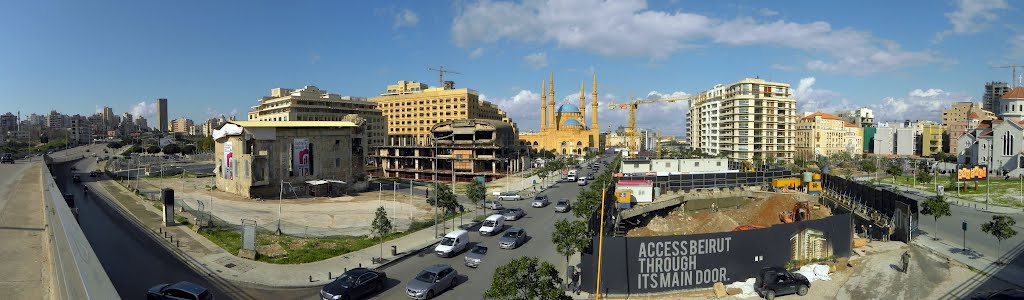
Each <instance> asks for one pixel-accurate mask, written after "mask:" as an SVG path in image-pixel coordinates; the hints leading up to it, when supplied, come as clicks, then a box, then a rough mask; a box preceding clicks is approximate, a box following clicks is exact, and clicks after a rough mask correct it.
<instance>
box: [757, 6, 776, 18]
mask: <svg viewBox="0 0 1024 300" xmlns="http://www.w3.org/2000/svg"><path fill="white" fill-rule="evenodd" d="M757 13H758V14H761V15H762V16H765V17H771V16H774V15H778V14H779V12H777V11H774V10H771V9H769V8H762V9H761V10H760V11H758V12H757Z"/></svg>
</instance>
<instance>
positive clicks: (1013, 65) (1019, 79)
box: [995, 64, 1024, 87]
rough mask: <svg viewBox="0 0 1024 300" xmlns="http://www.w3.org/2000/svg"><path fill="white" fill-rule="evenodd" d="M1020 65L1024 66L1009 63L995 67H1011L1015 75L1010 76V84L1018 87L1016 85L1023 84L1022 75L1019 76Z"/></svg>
mask: <svg viewBox="0 0 1024 300" xmlns="http://www.w3.org/2000/svg"><path fill="white" fill-rule="evenodd" d="M1018 67H1024V65H1018V64H1012V65H1008V66H997V67H995V68H1003V69H1011V70H1013V77H1010V86H1013V87H1016V86H1018V85H1020V84H1022V83H1021V81H1022V80H1021V77H1018V76H1017V68H1018ZM1014 80H1016V81H1014Z"/></svg>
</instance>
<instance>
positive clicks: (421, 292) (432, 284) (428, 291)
mask: <svg viewBox="0 0 1024 300" xmlns="http://www.w3.org/2000/svg"><path fill="white" fill-rule="evenodd" d="M458 277H459V272H458V271H455V269H452V267H451V266H449V265H446V264H439V265H432V266H429V267H427V268H426V269H423V271H420V273H419V274H417V275H416V277H414V278H413V279H412V280H410V281H409V284H408V285H406V286H405V293H406V295H408V296H409V298H413V299H431V298H434V295H437V294H439V293H441V292H444V291H445V290H447V289H449V288H451V287H453V286H455V284H456V283H457V282H456V280H457V279H456V278H458Z"/></svg>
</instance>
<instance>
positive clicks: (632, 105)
mask: <svg viewBox="0 0 1024 300" xmlns="http://www.w3.org/2000/svg"><path fill="white" fill-rule="evenodd" d="M696 97H697V95H686V96H681V97H670V98H662V99H648V100H637V99H635V98H634V97H633V96H630V97H629V103H623V104H615V103H608V109H629V126H628V127H626V130H625V131H626V139H627V141H626V143H627V145H628V148H629V155H628V156H627V157H628V158H636V153H637V151H638V150H637V148H638V147H639V146H638V145H637V144H638V143H637V141H636V139H637V135H636V109H637V107H638V106H640V105H641V104H651V103H666V102H667V103H671V102H676V101H690V100H692V99H693V98H696Z"/></svg>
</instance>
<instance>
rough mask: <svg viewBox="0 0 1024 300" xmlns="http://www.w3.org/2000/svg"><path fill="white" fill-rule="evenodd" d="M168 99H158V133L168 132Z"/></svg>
mask: <svg viewBox="0 0 1024 300" xmlns="http://www.w3.org/2000/svg"><path fill="white" fill-rule="evenodd" d="M168 122H169V120H168V119H167V99H164V98H160V99H156V124H155V126H156V131H167V130H168V129H169V127H168V126H167V123H168Z"/></svg>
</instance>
